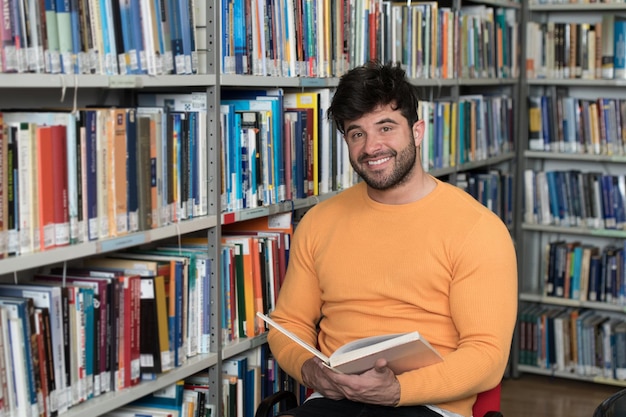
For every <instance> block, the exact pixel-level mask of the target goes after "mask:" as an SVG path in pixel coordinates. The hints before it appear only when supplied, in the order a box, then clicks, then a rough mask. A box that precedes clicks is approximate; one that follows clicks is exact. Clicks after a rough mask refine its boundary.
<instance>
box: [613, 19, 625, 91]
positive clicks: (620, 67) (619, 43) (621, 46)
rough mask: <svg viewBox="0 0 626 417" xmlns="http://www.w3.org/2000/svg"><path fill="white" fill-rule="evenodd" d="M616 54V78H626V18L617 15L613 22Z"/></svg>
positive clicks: (614, 66)
mask: <svg viewBox="0 0 626 417" xmlns="http://www.w3.org/2000/svg"><path fill="white" fill-rule="evenodd" d="M613 39H614V55H613V68H614V78H615V79H624V78H626V19H624V18H622V17H618V16H616V17H615V22H614V23H613Z"/></svg>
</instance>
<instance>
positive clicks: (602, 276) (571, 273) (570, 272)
mask: <svg viewBox="0 0 626 417" xmlns="http://www.w3.org/2000/svg"><path fill="white" fill-rule="evenodd" d="M545 259H546V264H545V273H544V274H545V280H544V286H543V288H544V295H546V296H549V297H559V298H564V299H571V300H578V301H592V302H600V303H607V304H617V305H624V304H626V276H625V273H624V271H626V269H625V268H624V266H625V265H624V247H623V244H620V245H615V244H609V245H607V246H604V247H602V248H600V247H598V246H595V245H593V244H589V243H582V242H580V241H577V240H574V241H566V240H564V239H557V240H553V241H551V242H549V243H548V244H547V245H546V249H545Z"/></svg>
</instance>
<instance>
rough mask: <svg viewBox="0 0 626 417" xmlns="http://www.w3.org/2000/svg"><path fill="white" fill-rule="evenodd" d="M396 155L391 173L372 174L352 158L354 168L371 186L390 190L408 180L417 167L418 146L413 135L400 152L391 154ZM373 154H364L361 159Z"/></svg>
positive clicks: (376, 188) (380, 189) (381, 189)
mask: <svg viewBox="0 0 626 417" xmlns="http://www.w3.org/2000/svg"><path fill="white" fill-rule="evenodd" d="M389 156H390V157H395V164H394V166H393V171H392V172H391V174H385V173H382V172H381V173H380V174H374V175H371V174H370V171H365V170H362V169H361V168H360V164H359V163H358V162H355V161H354V160H353V159H352V158H350V163H351V164H352V168H354V170H355V171H356V172H357V174H359V175H360V176H361V178H363V181H365V183H366V184H367V185H368V186H370V187H371V188H373V189H375V190H379V191H384V190H389V189H392V188H394V187H397V186H399V185H401V184H403V183H404V182H406V181H407V180H408V179H409V178H410V177H411V175H412V172H413V168H414V167H415V160H416V158H417V146H415V141H414V140H413V137H411V140H410V142H409V144H408V145H407V146H406V147H405V148H403V149H402V150H401V151H400V152H399V153H394V154H392V155H389ZM369 157H371V155H364V156H362V157H361V158H360V159H364V158H369Z"/></svg>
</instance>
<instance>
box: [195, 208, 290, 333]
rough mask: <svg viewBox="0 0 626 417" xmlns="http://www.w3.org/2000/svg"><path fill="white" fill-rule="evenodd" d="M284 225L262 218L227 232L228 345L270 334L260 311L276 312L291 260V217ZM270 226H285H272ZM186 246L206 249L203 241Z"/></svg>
mask: <svg viewBox="0 0 626 417" xmlns="http://www.w3.org/2000/svg"><path fill="white" fill-rule="evenodd" d="M282 217H283V220H282V221H278V220H276V219H275V218H272V219H270V218H260V219H253V220H248V221H243V222H238V223H233V224H230V225H227V226H225V227H224V228H223V230H222V241H221V243H222V245H221V247H222V249H221V251H220V256H221V258H220V259H221V263H220V265H221V272H220V277H221V280H222V289H223V291H222V294H221V297H222V304H221V305H222V311H221V316H220V317H221V319H222V322H221V326H220V328H221V329H222V340H223V341H224V342H225V343H229V342H233V341H236V340H239V339H242V338H253V337H255V336H258V335H259V334H261V333H263V332H264V331H265V325H264V324H263V321H262V320H261V319H259V318H258V317H257V316H256V313H257V312H261V313H266V312H269V311H272V310H273V309H274V307H275V305H276V299H277V297H278V293H279V291H280V288H281V286H282V283H283V280H284V278H285V272H286V269H287V263H288V261H289V248H290V243H291V234H292V230H293V229H292V227H293V226H292V224H291V221H290V220H289V219H290V218H291V214H290V213H287V214H285V215H282ZM270 222H273V223H276V222H278V223H284V224H278V225H273V226H270ZM183 242H184V243H186V244H191V243H194V244H199V245H200V246H202V245H204V246H205V247H206V242H205V241H204V240H203V238H199V239H193V240H192V239H191V238H187V239H185V240H184V241H183Z"/></svg>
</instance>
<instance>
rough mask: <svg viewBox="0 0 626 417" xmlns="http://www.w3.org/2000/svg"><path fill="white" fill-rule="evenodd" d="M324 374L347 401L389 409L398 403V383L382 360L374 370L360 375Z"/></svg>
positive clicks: (327, 371) (329, 371) (385, 362)
mask: <svg viewBox="0 0 626 417" xmlns="http://www.w3.org/2000/svg"><path fill="white" fill-rule="evenodd" d="M325 373H326V374H327V375H326V376H327V377H328V378H329V379H331V380H332V381H334V382H335V385H336V386H338V387H340V388H339V389H341V390H342V391H343V393H344V395H345V397H346V398H347V399H349V400H352V401H356V402H361V403H366V404H378V405H385V406H391V407H395V406H396V405H398V402H399V401H400V382H398V380H397V379H396V376H395V375H394V373H393V372H392V371H391V369H389V368H388V367H387V361H386V360H384V359H378V360H377V361H376V365H375V366H374V368H372V369H370V370H369V371H366V372H364V373H362V374H360V375H346V374H339V373H336V372H333V371H331V370H329V369H326V370H325ZM330 374H332V375H330Z"/></svg>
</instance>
